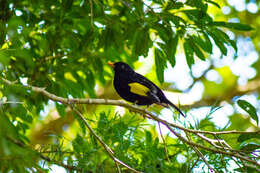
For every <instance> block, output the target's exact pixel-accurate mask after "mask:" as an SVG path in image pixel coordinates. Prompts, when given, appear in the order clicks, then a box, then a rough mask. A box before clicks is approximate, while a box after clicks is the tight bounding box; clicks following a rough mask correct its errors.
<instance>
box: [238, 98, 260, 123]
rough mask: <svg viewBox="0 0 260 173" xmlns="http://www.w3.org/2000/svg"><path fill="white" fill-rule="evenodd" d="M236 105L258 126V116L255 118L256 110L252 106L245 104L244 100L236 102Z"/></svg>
mask: <svg viewBox="0 0 260 173" xmlns="http://www.w3.org/2000/svg"><path fill="white" fill-rule="evenodd" d="M237 104H238V106H239V107H241V108H242V109H243V110H244V111H246V112H247V113H248V114H249V115H250V116H251V118H252V119H253V120H255V121H256V123H257V124H258V116H257V113H256V109H255V108H254V106H252V105H251V104H250V103H249V102H247V101H245V100H238V101H237Z"/></svg>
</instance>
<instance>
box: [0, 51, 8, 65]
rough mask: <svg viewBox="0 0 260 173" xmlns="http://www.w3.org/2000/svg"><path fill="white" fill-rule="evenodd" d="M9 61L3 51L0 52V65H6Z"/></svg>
mask: <svg viewBox="0 0 260 173" xmlns="http://www.w3.org/2000/svg"><path fill="white" fill-rule="evenodd" d="M9 61H10V56H9V55H8V53H7V52H6V51H5V50H0V63H2V64H3V65H8V64H9Z"/></svg>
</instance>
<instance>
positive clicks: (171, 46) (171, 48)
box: [166, 35, 179, 67]
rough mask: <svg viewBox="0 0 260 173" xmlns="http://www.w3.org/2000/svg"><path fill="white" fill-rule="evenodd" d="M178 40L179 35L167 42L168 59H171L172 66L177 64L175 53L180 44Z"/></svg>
mask: <svg viewBox="0 0 260 173" xmlns="http://www.w3.org/2000/svg"><path fill="white" fill-rule="evenodd" d="M178 40H179V37H178V35H176V36H175V37H174V38H172V39H171V40H169V42H168V43H167V49H166V54H167V59H168V60H169V62H170V64H171V66H172V67H174V66H175V63H176V62H175V54H176V50H177V46H178Z"/></svg>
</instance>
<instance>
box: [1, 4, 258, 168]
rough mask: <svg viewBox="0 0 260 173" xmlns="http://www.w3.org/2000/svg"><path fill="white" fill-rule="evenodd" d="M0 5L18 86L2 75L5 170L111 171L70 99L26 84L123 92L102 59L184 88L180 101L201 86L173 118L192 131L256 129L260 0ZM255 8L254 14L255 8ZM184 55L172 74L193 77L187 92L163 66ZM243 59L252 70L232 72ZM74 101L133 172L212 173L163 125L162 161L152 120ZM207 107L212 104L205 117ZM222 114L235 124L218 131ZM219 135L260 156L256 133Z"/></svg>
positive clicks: (10, 75)
mask: <svg viewBox="0 0 260 173" xmlns="http://www.w3.org/2000/svg"><path fill="white" fill-rule="evenodd" d="M0 2H1V4H2V5H1V7H0V8H1V9H0V20H1V22H0V32H1V33H0V47H1V49H0V70H1V78H5V79H8V80H9V81H16V83H15V84H12V85H7V84H6V83H4V82H3V81H2V82H1V92H0V97H1V104H0V112H1V115H0V160H1V161H0V171H1V172H8V171H11V170H12V171H14V172H51V171H55V169H54V168H56V167H54V166H53V165H55V164H56V165H60V166H61V167H64V168H65V169H66V170H67V171H68V172H69V171H79V172H80V171H82V172H114V171H116V168H115V164H114V162H113V160H112V159H110V158H109V156H108V155H107V153H106V152H105V151H104V149H103V147H102V146H101V145H100V144H99V142H98V141H97V139H96V138H95V137H94V136H93V134H91V133H90V132H89V131H88V130H87V128H86V127H85V125H84V123H83V122H82V120H81V119H79V118H78V116H76V115H75V113H73V112H72V111H71V109H70V108H69V107H68V106H67V105H64V104H61V103H58V102H53V101H50V99H49V98H48V97H45V96H43V95H42V94H40V93H37V92H33V91H31V90H30V89H28V88H25V87H23V86H22V85H31V86H38V87H42V88H45V90H46V91H48V92H50V93H52V94H55V95H57V96H61V97H64V98H106V99H118V98H119V97H118V96H117V95H116V93H115V91H114V89H113V87H112V83H111V82H112V78H113V73H112V70H111V69H110V68H109V67H107V64H106V63H107V61H114V62H115V61H124V62H127V63H128V64H129V65H131V66H132V67H135V68H136V69H139V70H140V69H141V70H140V71H143V72H145V73H146V75H147V77H149V78H150V79H151V80H153V81H154V82H155V83H157V84H158V85H160V86H161V87H162V88H163V89H164V90H167V91H169V93H176V92H180V93H184V95H180V98H183V97H185V94H186V95H188V97H190V98H192V95H190V96H189V94H190V93H191V91H192V90H193V89H194V87H195V86H197V84H198V85H201V86H203V87H202V88H201V90H200V92H201V96H200V97H199V99H197V100H193V99H190V101H181V102H180V104H181V105H182V109H183V110H185V112H187V115H188V118H187V120H183V119H180V120H177V119H178V118H177V119H176V116H177V115H175V114H172V113H170V116H171V117H174V119H175V121H176V122H178V123H181V124H182V125H183V126H184V127H186V128H190V129H199V130H208V131H223V130H240V131H257V130H259V126H258V112H259V109H258V108H259V91H260V79H259V78H260V75H259V73H258V71H259V69H260V61H259V59H258V56H259V50H260V46H259V38H260V36H259V34H260V32H259V31H258V30H259V28H260V27H259V24H260V22H259V20H260V18H259V15H258V14H259V12H258V11H259V2H258V1H250V2H249V1H245V2H243V3H242V7H245V9H242V10H241V8H240V6H238V5H236V3H234V2H233V1H228V2H226V1H221V2H217V1H211V0H186V1H181V0H180V1H164V0H153V1H141V0H136V1H132V0H120V1H113V0H105V1H99V0H88V1H85V0H72V1H71V0H57V1H52V0H45V1H39V0H34V1H32V0H20V1H16V0H1V1H0ZM240 5H241V4H240ZM243 5H244V6H243ZM254 5H255V8H256V9H257V10H256V11H252V10H251V9H252V6H254ZM250 6H251V7H250ZM253 9H254V8H253ZM223 13H224V14H225V15H224V14H223ZM249 24H250V25H249ZM252 29H253V30H252ZM177 57H180V60H179V61H182V62H186V64H185V65H182V66H181V65H180V66H181V67H180V68H182V69H183V70H182V71H181V72H180V73H179V74H176V76H178V75H180V76H182V74H186V77H187V78H186V79H189V82H187V83H184V84H183V85H184V87H181V85H178V84H177V83H179V84H182V82H183V81H184V82H185V79H176V81H177V83H176V84H173V83H172V81H169V80H168V81H167V80H166V78H167V74H169V73H167V70H169V69H176V68H178V64H176V63H177V61H178V60H177ZM252 58H253V59H252ZM183 59H185V61H183ZM176 60H177V61H176ZM138 61H139V62H138ZM142 62H144V63H142ZM147 62H149V63H147ZM205 64H206V65H205ZM236 64H242V65H243V64H246V65H247V68H244V69H243V68H240V70H238V71H236V70H235V69H234V68H233V67H234V65H236ZM186 67H189V68H186ZM205 67H206V68H205ZM196 69H199V72H198V70H197V71H196ZM196 72H197V73H196ZM212 74H214V75H215V76H214V75H212ZM172 75H173V74H172V73H170V76H172ZM174 75H175V74H174ZM168 76H169V75H168ZM216 76H217V77H216ZM168 78H169V77H168ZM176 81H174V82H176ZM240 96H243V97H241V98H239V97H240ZM238 98H239V99H240V100H239V101H238V102H237V100H238ZM219 106H223V108H221V107H220V108H219ZM239 107H240V108H242V109H244V110H245V111H242V109H240V108H239ZM255 107H256V108H257V109H255ZM77 108H78V109H79V110H80V111H81V112H82V113H83V115H84V116H85V117H86V119H87V120H88V122H89V123H90V125H91V126H92V128H93V129H94V130H95V132H96V133H97V134H98V135H99V136H100V137H101V138H102V139H103V141H104V142H105V143H106V144H107V145H109V146H110V147H111V148H112V149H113V151H114V152H115V155H116V157H117V158H119V159H120V160H121V161H123V162H125V163H127V164H128V165H130V166H131V167H133V168H134V169H136V170H139V171H144V172H171V171H172V170H176V172H192V171H196V170H200V171H205V172H207V171H209V170H208V168H207V165H206V164H205V162H204V161H203V160H201V159H200V158H199V157H198V155H197V153H196V152H194V151H193V149H192V148H191V147H190V146H188V145H186V144H184V143H183V142H181V141H180V140H179V139H178V138H176V137H175V136H174V135H172V134H170V133H167V132H165V133H164V138H165V139H164V140H165V142H166V144H167V150H168V156H167V154H166V153H165V144H164V143H165V142H163V140H162V138H161V136H160V134H159V131H158V128H157V126H156V123H154V122H152V121H148V120H147V119H144V118H143V117H142V116H140V115H139V114H135V113H133V112H129V111H128V110H124V109H122V108H119V107H115V106H104V105H99V106H98V105H87V104H86V105H79V106H78V107H77ZM205 108H207V110H209V111H208V112H207V113H203V115H202V112H203V111H201V110H205ZM150 110H151V111H153V112H157V114H161V115H162V116H163V112H165V110H162V108H161V107H152V108H150ZM210 110H211V111H210ZM215 111H216V112H218V111H221V113H220V114H216V112H215ZM204 112H205V111H204ZM198 114H199V115H198ZM197 115H198V116H197ZM227 115H228V120H229V121H228V123H227V124H226V125H224V126H222V127H219V126H218V124H217V123H216V122H214V121H212V119H214V118H215V117H216V116H224V117H226V116H227ZM191 138H192V139H193V140H194V141H195V142H196V143H200V144H203V145H205V146H210V145H209V144H208V143H206V142H205V141H203V140H201V139H199V138H196V137H194V136H191ZM219 138H221V139H225V140H226V141H227V142H228V144H229V145H230V146H232V148H234V149H238V150H246V151H248V156H252V153H253V154H255V158H254V159H255V160H257V159H258V162H259V144H260V140H259V134H255V135H254V134H253V135H238V134H230V135H223V136H222V135H220V136H219ZM201 152H202V154H203V155H205V157H206V158H207V160H208V162H209V163H208V164H209V165H211V166H212V167H213V168H214V169H215V170H217V171H219V172H229V171H230V172H232V171H234V170H237V171H245V170H247V171H248V170H250V171H256V170H257V169H254V168H252V167H248V166H246V165H245V164H244V163H243V162H242V161H241V160H234V159H232V158H231V157H226V156H223V155H220V154H215V153H210V152H207V151H204V150H202V151H201ZM121 168H122V170H126V169H125V168H123V167H121ZM52 169H53V170H52Z"/></svg>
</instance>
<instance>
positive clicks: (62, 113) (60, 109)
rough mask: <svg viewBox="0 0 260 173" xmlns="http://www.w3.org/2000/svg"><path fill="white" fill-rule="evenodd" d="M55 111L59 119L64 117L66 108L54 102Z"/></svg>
mask: <svg viewBox="0 0 260 173" xmlns="http://www.w3.org/2000/svg"><path fill="white" fill-rule="evenodd" d="M56 109H57V111H58V112H59V115H60V116H61V117H64V116H65V115H66V106H64V105H63V104H60V103H57V102H56Z"/></svg>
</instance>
